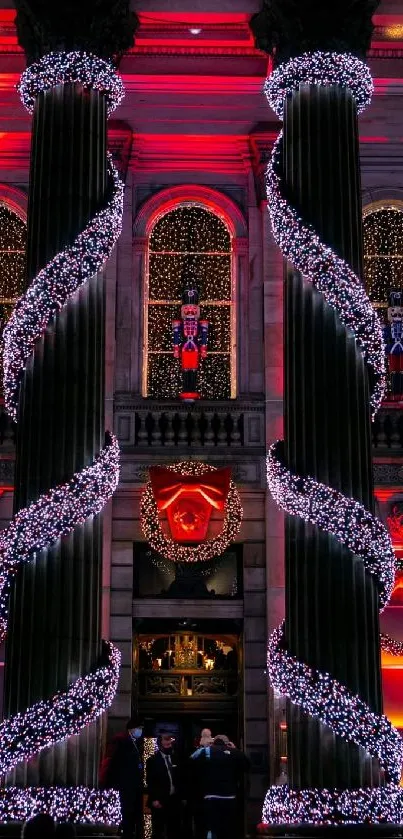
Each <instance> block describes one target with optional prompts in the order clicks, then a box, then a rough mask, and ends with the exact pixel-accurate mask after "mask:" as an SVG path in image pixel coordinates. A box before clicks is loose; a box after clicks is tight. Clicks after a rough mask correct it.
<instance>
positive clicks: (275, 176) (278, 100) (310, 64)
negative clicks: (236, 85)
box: [265, 53, 386, 413]
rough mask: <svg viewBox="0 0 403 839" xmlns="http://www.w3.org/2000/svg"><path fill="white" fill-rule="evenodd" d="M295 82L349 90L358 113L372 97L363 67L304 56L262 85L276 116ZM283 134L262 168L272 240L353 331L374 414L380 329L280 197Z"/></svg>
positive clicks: (354, 286) (336, 260)
mask: <svg viewBox="0 0 403 839" xmlns="http://www.w3.org/2000/svg"><path fill="white" fill-rule="evenodd" d="M300 84H321V85H333V86H341V87H348V88H349V89H350V90H351V92H352V93H353V95H354V97H355V99H356V102H357V107H358V110H359V111H360V110H363V109H364V108H365V106H366V105H367V104H368V103H369V101H370V99H371V92H372V80H371V76H370V73H369V70H368V67H367V66H366V65H365V64H363V62H362V61H359V59H358V58H355V57H354V56H351V55H342V56H339V55H337V54H334V53H306V54H304V55H302V56H300V57H299V58H297V59H293V60H292V61H290V62H289V63H288V64H286V65H284V66H281V67H279V68H278V69H277V70H275V72H274V73H273V74H272V76H270V77H269V78H268V80H267V82H266V85H265V91H266V95H267V98H268V100H269V103H270V105H271V107H272V108H273V110H274V111H275V113H276V114H277V116H279V117H280V118H282V115H283V98H284V97H285V96H288V95H290V94H291V93H292V92H293V91H296V90H298V88H299V85H300ZM282 155H283V132H282V131H281V132H280V134H279V136H278V138H277V140H276V142H275V144H274V148H273V153H272V157H271V161H270V162H269V165H268V168H267V177H266V183H267V198H268V208H269V213H270V219H271V224H272V229H273V235H274V238H275V240H276V242H277V244H278V246H279V248H280V250H281V251H282V253H283V255H284V256H285V257H286V258H287V259H288V260H289V261H290V262H292V264H293V265H294V267H295V268H296V269H297V270H298V271H300V272H301V274H303V275H304V277H305V278H306V279H307V280H309V281H310V282H311V283H312V285H314V286H315V288H317V289H318V291H320V292H321V293H322V294H323V296H324V298H325V300H326V302H327V303H329V305H330V306H332V307H333V308H334V309H335V310H336V311H337V313H338V315H339V318H340V320H341V322H342V323H343V324H344V325H345V326H347V327H348V328H349V329H351V330H352V332H353V333H354V336H355V339H356V342H357V344H358V346H359V347H360V348H361V350H362V353H363V355H364V358H365V360H366V362H367V364H368V365H369V366H370V367H371V368H372V370H373V374H374V380H375V383H374V387H373V392H372V396H371V405H372V409H373V411H374V412H375V413H376V411H377V409H378V408H379V405H380V404H381V401H382V398H383V394H384V391H385V382H386V372H385V349H384V342H383V335H382V326H381V323H380V320H379V318H378V315H377V314H376V312H375V310H374V309H373V308H372V305H371V303H370V300H369V298H368V296H367V294H366V293H365V289H364V288H363V286H362V284H361V282H360V279H359V277H357V275H356V274H355V273H354V271H352V269H351V268H350V267H349V265H347V263H346V262H345V261H344V260H343V259H341V258H340V257H339V256H337V254H336V253H335V252H334V251H333V250H332V248H330V247H329V246H328V245H325V244H324V243H323V242H322V241H321V240H320V238H319V236H318V234H317V233H316V231H315V229H314V228H313V227H312V225H310V224H306V223H305V222H304V221H303V220H302V219H301V218H300V216H299V214H298V212H297V211H296V209H295V208H294V207H292V206H291V204H289V202H288V200H287V198H286V197H285V195H284V194H283V187H282V176H281V172H282Z"/></svg>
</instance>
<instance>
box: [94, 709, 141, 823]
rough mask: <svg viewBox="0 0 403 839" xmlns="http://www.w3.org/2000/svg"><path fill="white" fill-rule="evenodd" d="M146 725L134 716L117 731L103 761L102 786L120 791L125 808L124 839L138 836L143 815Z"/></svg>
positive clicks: (123, 813)
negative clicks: (142, 742)
mask: <svg viewBox="0 0 403 839" xmlns="http://www.w3.org/2000/svg"><path fill="white" fill-rule="evenodd" d="M142 736H143V724H142V722H141V721H140V720H139V719H137V718H133V717H132V718H131V719H130V720H128V722H127V724H126V731H125V732H124V733H122V734H118V735H117V736H116V737H115V738H114V740H112V743H111V744H110V747H109V749H108V752H107V755H106V758H105V759H104V761H103V762H102V764H101V773H100V786H101V787H103V788H104V789H105V788H110V787H112V788H114V789H117V790H118V791H119V797H120V807H121V811H122V822H121V831H122V833H121V835H122V837H124V839H133V836H135V837H136V839H139V837H140V836H141V833H142V816H143V758H142V751H143V750H142V744H141V738H142Z"/></svg>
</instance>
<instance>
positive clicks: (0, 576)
mask: <svg viewBox="0 0 403 839" xmlns="http://www.w3.org/2000/svg"><path fill="white" fill-rule="evenodd" d="M66 83H70V84H73V83H79V84H81V85H82V86H83V87H84V88H87V89H91V88H95V89H97V90H99V91H101V92H102V93H104V95H105V96H106V100H107V107H108V113H109V114H110V113H111V112H112V111H113V110H114V109H115V108H116V107H117V105H118V104H119V103H120V101H121V100H122V98H123V95H124V88H123V83H122V80H121V79H120V77H119V76H118V75H117V74H116V72H115V70H114V68H113V66H112V64H110V63H109V62H107V61H104V60H103V59H100V58H97V57H96V56H93V55H89V54H85V53H80V52H70V53H50V54H49V55H46V56H45V57H44V58H42V59H41V60H40V61H39V62H37V63H36V64H33V65H31V66H30V67H28V69H27V70H26V71H25V72H24V73H23V75H22V77H21V81H20V85H19V90H20V94H21V98H22V101H23V103H24V105H25V106H26V107H27V109H28V110H29V111H32V110H33V108H34V105H35V99H36V97H37V96H38V94H39V93H41V92H43V91H46V90H50V89H51V88H53V87H54V86H56V85H62V84H66ZM108 174H109V190H108V197H107V202H106V204H105V206H104V207H103V208H102V209H100V210H99V211H98V212H97V213H96V214H95V215H94V216H93V217H92V218H91V219H90V221H89V222H88V224H87V226H86V227H85V229H84V230H82V231H81V232H80V234H79V235H78V236H77V237H76V239H75V240H74V242H73V243H72V244H71V245H70V246H68V247H66V249H65V250H63V251H61V252H59V253H57V254H56V255H55V256H54V257H53V259H52V260H51V261H50V262H49V263H48V264H47V265H46V267H45V268H43V269H42V270H41V271H40V272H39V274H38V275H37V276H36V277H35V278H34V280H33V281H32V283H31V285H30V286H29V288H28V290H27V291H26V293H25V294H24V295H23V296H22V297H21V298H20V299H19V300H18V302H17V304H16V307H15V309H14V312H13V314H12V316H11V318H10V320H9V322H8V323H7V325H6V327H5V330H4V339H3V357H4V391H5V401H6V407H7V410H8V412H9V413H10V415H11V416H12V417H13V418H15V419H16V418H17V407H18V397H19V385H20V382H21V379H22V376H23V375H24V369H25V366H26V364H27V362H28V360H29V358H30V356H31V354H32V352H33V349H34V345H35V343H36V341H37V340H38V339H39V338H40V337H41V335H42V334H43V332H44V331H45V329H46V328H47V327H48V326H49V325H50V324H51V321H52V318H53V317H54V315H55V314H56V313H57V312H58V311H59V310H60V309H62V308H63V306H64V305H65V304H66V303H67V301H68V300H69V299H70V298H71V296H72V295H73V294H74V293H75V292H76V291H77V290H78V289H79V288H80V286H81V285H82V284H83V283H85V282H86V281H87V280H89V279H90V278H91V277H92V276H94V274H96V273H97V272H98V271H99V270H100V269H101V268H102V266H103V265H104V263H105V262H106V260H107V259H108V257H109V255H110V253H111V251H112V249H113V247H114V245H115V243H116V241H117V239H118V237H119V234H120V232H121V225H122V216H123V189H124V187H123V183H122V182H121V181H120V178H119V175H118V173H117V170H116V169H115V167H114V165H113V163H112V159H111V157H110V156H108ZM118 480H119V447H118V443H117V440H116V438H115V437H113V435H112V434H109V433H107V435H106V441H105V446H104V448H103V449H102V450H101V451H100V453H99V454H98V455H97V457H96V458H95V459H94V461H93V463H92V464H90V465H88V466H86V467H85V468H83V469H82V470H81V471H80V472H78V473H76V474H74V475H73V476H72V478H71V479H70V480H69V481H68V482H67V483H65V484H62V485H59V486H56V487H54V488H53V489H51V490H49V491H48V492H47V493H45V494H43V495H41V496H40V497H39V498H38V499H37V500H36V501H35V502H34V503H32V504H30V505H29V506H28V507H27V508H25V509H23V510H20V511H19V512H18V513H17V514H16V515H15V516H14V518H13V520H12V521H11V523H10V525H9V526H8V527H7V528H6V529H5V530H4V531H3V532H2V533H1V534H0V636H1V639H2V638H4V636H5V634H6V630H7V603H8V594H9V587H10V582H11V578H12V575H13V574H14V573H15V571H16V570H17V568H18V565H19V564H20V563H21V562H23V561H29V560H30V559H32V558H33V557H34V555H35V553H36V552H38V551H40V550H41V549H43V548H47V547H49V546H51V545H52V544H53V543H54V542H56V540H58V539H60V538H61V537H63V536H66V535H67V534H68V533H70V532H71V531H72V530H74V528H75V527H77V526H78V525H79V524H83V523H84V522H85V520H86V519H88V518H89V517H90V516H95V515H97V514H98V513H99V512H100V511H101V510H102V508H103V507H104V505H105V504H106V502H107V501H108V499H109V498H111V496H112V494H113V492H114V491H115V489H116V487H117V484H118ZM119 665H120V653H119V651H118V650H117V649H116V647H114V646H113V645H112V644H111V643H109V642H103V652H102V656H101V660H100V661H99V662H98V664H97V665H96V666H95V667H94V669H93V671H91V672H90V673H88V674H87V675H85V676H82V677H80V678H78V679H76V681H74V682H72V683H71V684H70V685H68V686H66V690H65V691H59V692H58V693H56V694H55V695H54V696H52V697H49V698H46V699H43V700H41V701H40V702H37V703H35V704H33V705H32V706H31V707H29V708H27V710H26V711H24V712H23V713H18V714H15V715H14V716H12V717H11V718H10V719H7V720H5V721H4V722H3V723H2V724H1V725H0V773H1V774H6V773H7V772H9V771H10V770H11V769H12V768H13V767H14V766H15V765H16V764H17V763H19V762H20V761H23V760H29V759H30V758H32V757H34V756H35V755H37V754H38V753H39V752H40V751H41V750H42V749H45V748H48V747H49V746H52V745H53V744H55V743H57V742H60V741H61V740H65V739H66V738H68V737H71V736H72V735H74V734H77V733H78V732H79V731H80V730H81V729H82V728H84V727H85V726H88V725H89V724H90V723H91V722H93V721H94V720H95V719H96V718H97V717H98V716H99V715H100V714H101V713H102V712H103V711H104V710H105V709H106V708H108V707H109V705H110V704H111V702H112V700H113V697H114V695H115V693H116V688H117V683H118V677H119ZM43 809H46V810H47V812H49V813H50V814H51V815H52V816H54V817H55V818H59V819H63V820H67V819H71V820H74V821H77V822H87V823H88V822H93V823H104V824H110V825H113V824H118V823H119V821H120V805H119V798H118V794H117V792H116V791H115V790H97V789H89V788H86V787H65V788H64V787H49V788H39V787H38V788H32V787H28V788H25V789H23V788H20V787H6V788H5V789H3V790H0V821H9V820H24V819H26V818H29V817H30V816H31V815H33V814H34V813H35V812H38V811H39V812H40V811H43Z"/></svg>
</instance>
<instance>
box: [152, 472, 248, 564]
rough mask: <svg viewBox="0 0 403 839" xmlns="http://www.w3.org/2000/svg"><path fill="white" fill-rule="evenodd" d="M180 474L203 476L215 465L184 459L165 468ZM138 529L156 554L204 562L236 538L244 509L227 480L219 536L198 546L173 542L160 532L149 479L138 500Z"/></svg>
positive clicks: (235, 490) (216, 554) (176, 560)
mask: <svg viewBox="0 0 403 839" xmlns="http://www.w3.org/2000/svg"><path fill="white" fill-rule="evenodd" d="M166 468H167V469H171V470H172V471H173V472H180V473H181V474H182V475H196V476H200V475H204V474H206V472H216V471H217V470H216V468H215V466H209V465H208V464H207V463H200V462H199V461H193V460H185V461H181V462H180V463H175V464H172V465H170V466H167V467H166ZM140 516H141V518H140V521H141V529H142V531H143V534H144V536H145V538H146V539H147V542H148V543H149V545H150V546H151V548H153V550H154V551H156V553H158V554H160V555H161V556H163V557H165V559H170V560H171V562H207V561H208V560H209V559H212V558H213V557H214V556H220V554H222V553H224V551H225V550H226V549H227V548H228V545H230V544H231V543H232V542H234V541H235V539H236V537H237V535H238V533H239V530H240V527H241V522H242V516H243V510H242V505H241V499H240V497H239V492H238V490H237V488H236V486H235V484H234V482H233V481H230V486H229V491H228V495H227V500H226V502H225V515H224V523H223V527H222V530H221V533H219V535H218V536H216V537H215V539H210V540H208V541H206V542H201V543H200V544H199V545H194V546H192V547H188V546H186V545H180V544H178V543H177V542H174V540H173V539H170V538H169V537H167V536H165V534H164V533H163V532H162V528H161V522H160V518H159V514H158V508H157V504H156V501H155V498H154V493H153V490H152V486H151V481H148V482H147V484H146V486H145V489H144V492H143V495H142V497H141V503H140Z"/></svg>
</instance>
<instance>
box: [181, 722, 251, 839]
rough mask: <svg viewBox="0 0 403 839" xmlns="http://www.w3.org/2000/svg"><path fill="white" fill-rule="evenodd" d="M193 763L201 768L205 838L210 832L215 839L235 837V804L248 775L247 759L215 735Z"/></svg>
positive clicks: (222, 738)
mask: <svg viewBox="0 0 403 839" xmlns="http://www.w3.org/2000/svg"><path fill="white" fill-rule="evenodd" d="M193 759H194V761H195V763H196V764H198V765H199V768H200V783H201V788H202V789H203V793H204V814H205V826H206V830H207V835H208V833H209V832H210V833H211V835H212V836H214V839H228V837H230V836H236V835H237V821H238V819H237V816H238V800H239V796H240V794H242V792H243V788H244V780H245V777H246V775H247V773H248V771H249V761H248V759H247V757H246V756H245V755H244V754H243V752H241V751H240V750H239V749H236V748H235V746H234V745H233V743H230V741H229V740H228V737H226V736H225V735H218V736H217V737H215V738H214V740H213V743H212V745H211V746H207V747H206V748H204V749H202V750H201V751H200V753H199V754H198V755H196V756H194V758H193Z"/></svg>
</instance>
